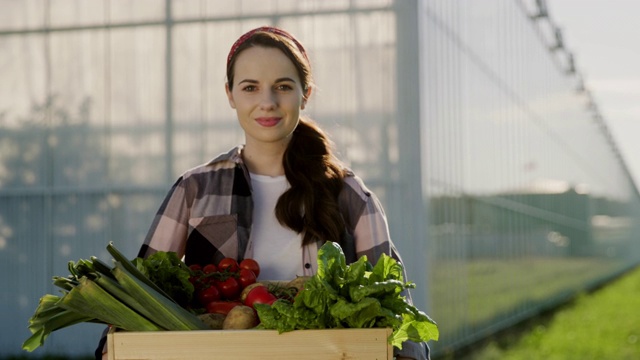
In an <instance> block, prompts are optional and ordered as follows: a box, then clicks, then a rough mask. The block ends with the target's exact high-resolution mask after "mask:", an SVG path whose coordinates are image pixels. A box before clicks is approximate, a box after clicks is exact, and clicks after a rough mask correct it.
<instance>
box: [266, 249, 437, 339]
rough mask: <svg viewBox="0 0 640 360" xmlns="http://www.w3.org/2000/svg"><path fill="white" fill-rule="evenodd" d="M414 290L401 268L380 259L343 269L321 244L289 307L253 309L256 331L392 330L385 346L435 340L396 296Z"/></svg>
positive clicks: (423, 320) (430, 327)
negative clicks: (313, 268)
mask: <svg viewBox="0 0 640 360" xmlns="http://www.w3.org/2000/svg"><path fill="white" fill-rule="evenodd" d="M410 288H415V285H414V284H413V283H405V282H404V277H403V267H402V265H401V264H400V263H398V262H397V261H396V260H395V259H393V258H392V257H390V256H388V255H386V254H383V255H382V256H381V257H380V259H379V260H378V262H377V263H376V265H375V266H373V267H372V266H371V263H369V261H368V260H367V257H366V256H362V257H360V258H359V259H358V261H356V262H354V263H352V264H346V260H345V256H344V253H343V252H342V248H341V247H340V245H338V244H336V243H333V242H327V243H326V244H324V245H323V246H322V247H321V248H320V249H319V251H318V271H317V273H316V274H315V275H314V276H312V277H311V278H310V279H309V280H307V282H305V284H304V288H303V289H302V290H301V291H300V292H299V293H298V295H297V296H296V298H295V300H294V302H293V303H290V302H287V301H285V300H278V301H276V302H275V303H273V305H271V306H269V305H265V304H259V305H256V310H257V312H258V316H259V317H260V327H261V328H264V329H275V330H278V331H279V332H281V333H282V332H286V331H292V330H302V329H329V328H374V327H375V328H377V327H390V328H392V329H393V332H392V334H391V336H390V337H389V339H388V340H389V343H390V344H391V345H393V346H395V347H397V348H399V349H402V343H403V342H404V341H415V342H421V341H429V340H438V336H439V333H438V327H437V324H436V323H435V321H433V320H432V319H431V318H430V317H429V316H428V315H426V314H425V313H424V312H422V311H420V310H418V309H417V308H416V307H414V306H413V305H411V304H409V303H408V302H407V300H406V298H405V297H404V296H403V295H402V294H403V291H404V290H406V289H410Z"/></svg>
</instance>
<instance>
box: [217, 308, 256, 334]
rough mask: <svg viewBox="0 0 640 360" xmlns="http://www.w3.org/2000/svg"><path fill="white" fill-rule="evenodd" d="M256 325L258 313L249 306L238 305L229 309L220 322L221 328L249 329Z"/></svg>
mask: <svg viewBox="0 0 640 360" xmlns="http://www.w3.org/2000/svg"><path fill="white" fill-rule="evenodd" d="M256 325H258V315H256V313H255V311H253V309H252V308H251V307H249V306H245V305H238V306H236V307H234V308H233V309H231V311H229V313H228V314H227V317H226V318H225V319H224V322H223V323H222V329H223V330H240V329H251V328H253V327H255V326H256Z"/></svg>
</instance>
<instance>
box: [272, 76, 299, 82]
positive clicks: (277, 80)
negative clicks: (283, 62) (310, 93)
mask: <svg viewBox="0 0 640 360" xmlns="http://www.w3.org/2000/svg"><path fill="white" fill-rule="evenodd" d="M283 81H290V82H293V83H294V82H296V81H295V80H293V79H292V78H289V77H281V78H278V79H276V82H277V83H279V82H283Z"/></svg>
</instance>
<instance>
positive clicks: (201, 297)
mask: <svg viewBox="0 0 640 360" xmlns="http://www.w3.org/2000/svg"><path fill="white" fill-rule="evenodd" d="M216 300H220V291H219V290H218V288H216V287H215V286H209V287H208V288H205V289H202V290H200V291H198V301H200V304H202V305H205V306H206V305H207V304H208V303H210V302H212V301H216Z"/></svg>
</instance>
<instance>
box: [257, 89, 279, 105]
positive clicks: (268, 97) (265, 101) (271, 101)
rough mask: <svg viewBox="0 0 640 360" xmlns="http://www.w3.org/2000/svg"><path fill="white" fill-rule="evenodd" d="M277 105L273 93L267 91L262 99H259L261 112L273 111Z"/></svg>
mask: <svg viewBox="0 0 640 360" xmlns="http://www.w3.org/2000/svg"><path fill="white" fill-rule="evenodd" d="M277 104H278V102H277V98H276V94H275V93H274V92H273V91H271V90H269V91H265V92H264V93H263V95H262V98H261V99H260V108H261V109H263V110H271V109H275V107H276V106H277Z"/></svg>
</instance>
